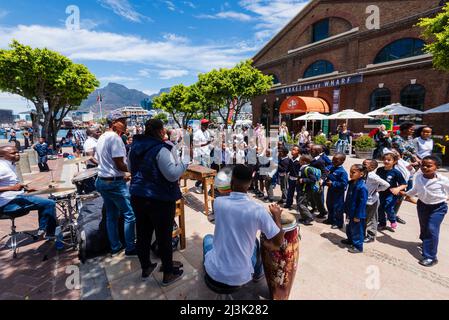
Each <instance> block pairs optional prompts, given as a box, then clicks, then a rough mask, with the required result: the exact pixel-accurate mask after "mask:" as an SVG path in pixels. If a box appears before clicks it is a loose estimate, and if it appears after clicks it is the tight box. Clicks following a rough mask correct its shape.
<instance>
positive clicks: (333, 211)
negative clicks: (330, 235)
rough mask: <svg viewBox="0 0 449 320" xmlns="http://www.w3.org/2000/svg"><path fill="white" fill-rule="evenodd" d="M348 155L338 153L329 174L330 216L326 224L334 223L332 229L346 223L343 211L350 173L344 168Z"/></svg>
mask: <svg viewBox="0 0 449 320" xmlns="http://www.w3.org/2000/svg"><path fill="white" fill-rule="evenodd" d="M345 161H346V155H344V154H343V153H337V154H336V155H335V156H334V157H333V159H332V164H333V165H332V167H331V168H330V170H329V175H328V176H327V181H326V185H327V187H328V191H327V199H326V206H327V210H328V212H329V217H328V218H327V220H325V221H324V223H325V224H329V225H332V229H341V228H343V225H344V217H343V212H344V210H345V191H346V188H347V187H348V174H347V173H346V170H345V169H344V168H343V163H344V162H345Z"/></svg>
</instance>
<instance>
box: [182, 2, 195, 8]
mask: <svg viewBox="0 0 449 320" xmlns="http://www.w3.org/2000/svg"><path fill="white" fill-rule="evenodd" d="M183 3H184V4H185V5H186V6H188V7H190V8H192V9H196V6H195V5H194V4H193V3H192V2H190V1H183Z"/></svg>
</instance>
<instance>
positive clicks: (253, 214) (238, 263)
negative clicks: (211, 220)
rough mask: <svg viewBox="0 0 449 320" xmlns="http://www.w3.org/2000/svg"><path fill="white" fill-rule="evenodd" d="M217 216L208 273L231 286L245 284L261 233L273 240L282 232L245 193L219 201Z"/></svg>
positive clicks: (207, 264) (250, 274) (249, 279)
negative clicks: (258, 236)
mask: <svg viewBox="0 0 449 320" xmlns="http://www.w3.org/2000/svg"><path fill="white" fill-rule="evenodd" d="M214 213H215V234H214V245H213V249H212V250H211V251H209V252H208V253H207V254H206V257H205V262H204V267H205V268H206V272H207V274H208V275H209V276H210V277H212V279H214V280H215V281H218V282H221V283H224V284H227V285H230V286H240V285H243V284H246V283H248V282H249V281H251V279H252V274H253V273H254V268H253V265H252V263H251V257H252V255H253V252H254V247H255V245H256V238H257V233H258V231H261V232H263V233H264V234H265V236H266V237H267V239H272V238H274V237H275V236H276V235H277V234H278V233H279V232H280V229H279V227H278V226H277V225H276V223H275V222H274V220H273V218H272V217H271V215H270V214H269V213H268V211H267V210H266V209H265V208H264V207H263V206H262V205H260V204H258V203H256V202H254V201H252V200H251V199H250V198H249V197H248V195H246V194H244V193H239V192H232V193H231V195H230V196H229V197H220V198H217V199H216V200H215V202H214Z"/></svg>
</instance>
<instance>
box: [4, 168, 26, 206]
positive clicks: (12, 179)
mask: <svg viewBox="0 0 449 320" xmlns="http://www.w3.org/2000/svg"><path fill="white" fill-rule="evenodd" d="M18 183H20V181H19V178H18V177H17V172H16V165H15V164H13V163H12V162H11V161H8V160H4V159H1V160H0V187H10V186H14V185H16V184H18ZM23 193H24V191H23V190H22V191H5V192H0V207H3V206H5V205H7V204H8V203H9V202H10V201H11V200H13V199H14V198H15V197H17V196H18V195H21V194H23Z"/></svg>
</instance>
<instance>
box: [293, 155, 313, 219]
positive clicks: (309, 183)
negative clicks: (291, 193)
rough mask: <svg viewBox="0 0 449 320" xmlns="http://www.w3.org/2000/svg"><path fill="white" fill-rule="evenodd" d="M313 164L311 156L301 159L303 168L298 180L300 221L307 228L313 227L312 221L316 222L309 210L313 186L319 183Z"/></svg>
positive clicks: (304, 156) (297, 197)
mask: <svg viewBox="0 0 449 320" xmlns="http://www.w3.org/2000/svg"><path fill="white" fill-rule="evenodd" d="M311 162H312V157H311V156H310V155H302V156H301V157H300V161H299V163H300V164H301V168H300V171H299V178H298V186H299V188H297V196H296V203H297V206H298V208H297V210H298V213H299V215H300V216H301V219H300V221H301V222H302V223H303V224H304V225H306V226H310V225H312V221H313V220H314V218H313V215H312V213H311V212H310V210H309V208H308V204H309V195H310V194H311V193H312V192H313V186H314V185H315V184H316V183H317V179H316V177H315V176H314V175H313V170H312V168H311V166H310V163H311Z"/></svg>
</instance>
